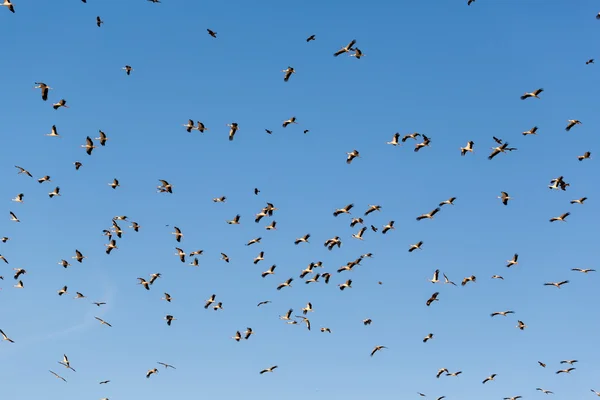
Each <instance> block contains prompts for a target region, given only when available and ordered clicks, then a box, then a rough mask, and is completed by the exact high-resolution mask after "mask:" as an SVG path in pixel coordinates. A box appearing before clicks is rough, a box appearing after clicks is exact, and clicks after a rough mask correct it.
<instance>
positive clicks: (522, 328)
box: [517, 320, 527, 330]
mask: <svg viewBox="0 0 600 400" xmlns="http://www.w3.org/2000/svg"><path fill="white" fill-rule="evenodd" d="M517 324H518V325H517V328H519V329H520V330H524V329H525V328H527V325H525V323H524V322H523V321H520V320H519V321H517Z"/></svg>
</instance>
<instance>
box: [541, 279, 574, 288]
mask: <svg viewBox="0 0 600 400" xmlns="http://www.w3.org/2000/svg"><path fill="white" fill-rule="evenodd" d="M567 283H569V281H568V280H566V281H561V282H546V283H544V286H554V287H557V288H559V289H560V287H561V286H562V285H566V284H567Z"/></svg>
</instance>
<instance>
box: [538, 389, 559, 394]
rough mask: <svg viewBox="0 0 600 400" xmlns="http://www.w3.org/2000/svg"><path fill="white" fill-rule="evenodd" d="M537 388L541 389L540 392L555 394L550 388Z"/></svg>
mask: <svg viewBox="0 0 600 400" xmlns="http://www.w3.org/2000/svg"><path fill="white" fill-rule="evenodd" d="M535 390H539V391H540V392H542V393H544V394H553V393H554V392H551V391H550V390H546V389H542V388H536V389H535Z"/></svg>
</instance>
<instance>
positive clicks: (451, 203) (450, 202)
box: [438, 197, 456, 207]
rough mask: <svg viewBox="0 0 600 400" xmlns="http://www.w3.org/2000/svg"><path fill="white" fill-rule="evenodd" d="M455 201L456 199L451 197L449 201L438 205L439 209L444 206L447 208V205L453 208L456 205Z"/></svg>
mask: <svg viewBox="0 0 600 400" xmlns="http://www.w3.org/2000/svg"><path fill="white" fill-rule="evenodd" d="M454 200H456V197H450V198H449V199H448V200H444V201H442V202H441V203H440V204H438V207H442V206H445V205H447V204H448V205H451V206H453V205H454Z"/></svg>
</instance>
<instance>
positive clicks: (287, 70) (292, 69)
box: [281, 67, 296, 128]
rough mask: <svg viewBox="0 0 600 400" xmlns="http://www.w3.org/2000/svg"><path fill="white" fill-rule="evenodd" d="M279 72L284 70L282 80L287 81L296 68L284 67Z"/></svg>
mask: <svg viewBox="0 0 600 400" xmlns="http://www.w3.org/2000/svg"><path fill="white" fill-rule="evenodd" d="M281 72H285V75H284V76H283V81H284V82H287V81H289V80H290V77H291V76H292V74H295V73H296V70H295V69H294V68H292V67H287V69H284V70H282V71H281ZM284 128H285V127H284Z"/></svg>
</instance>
